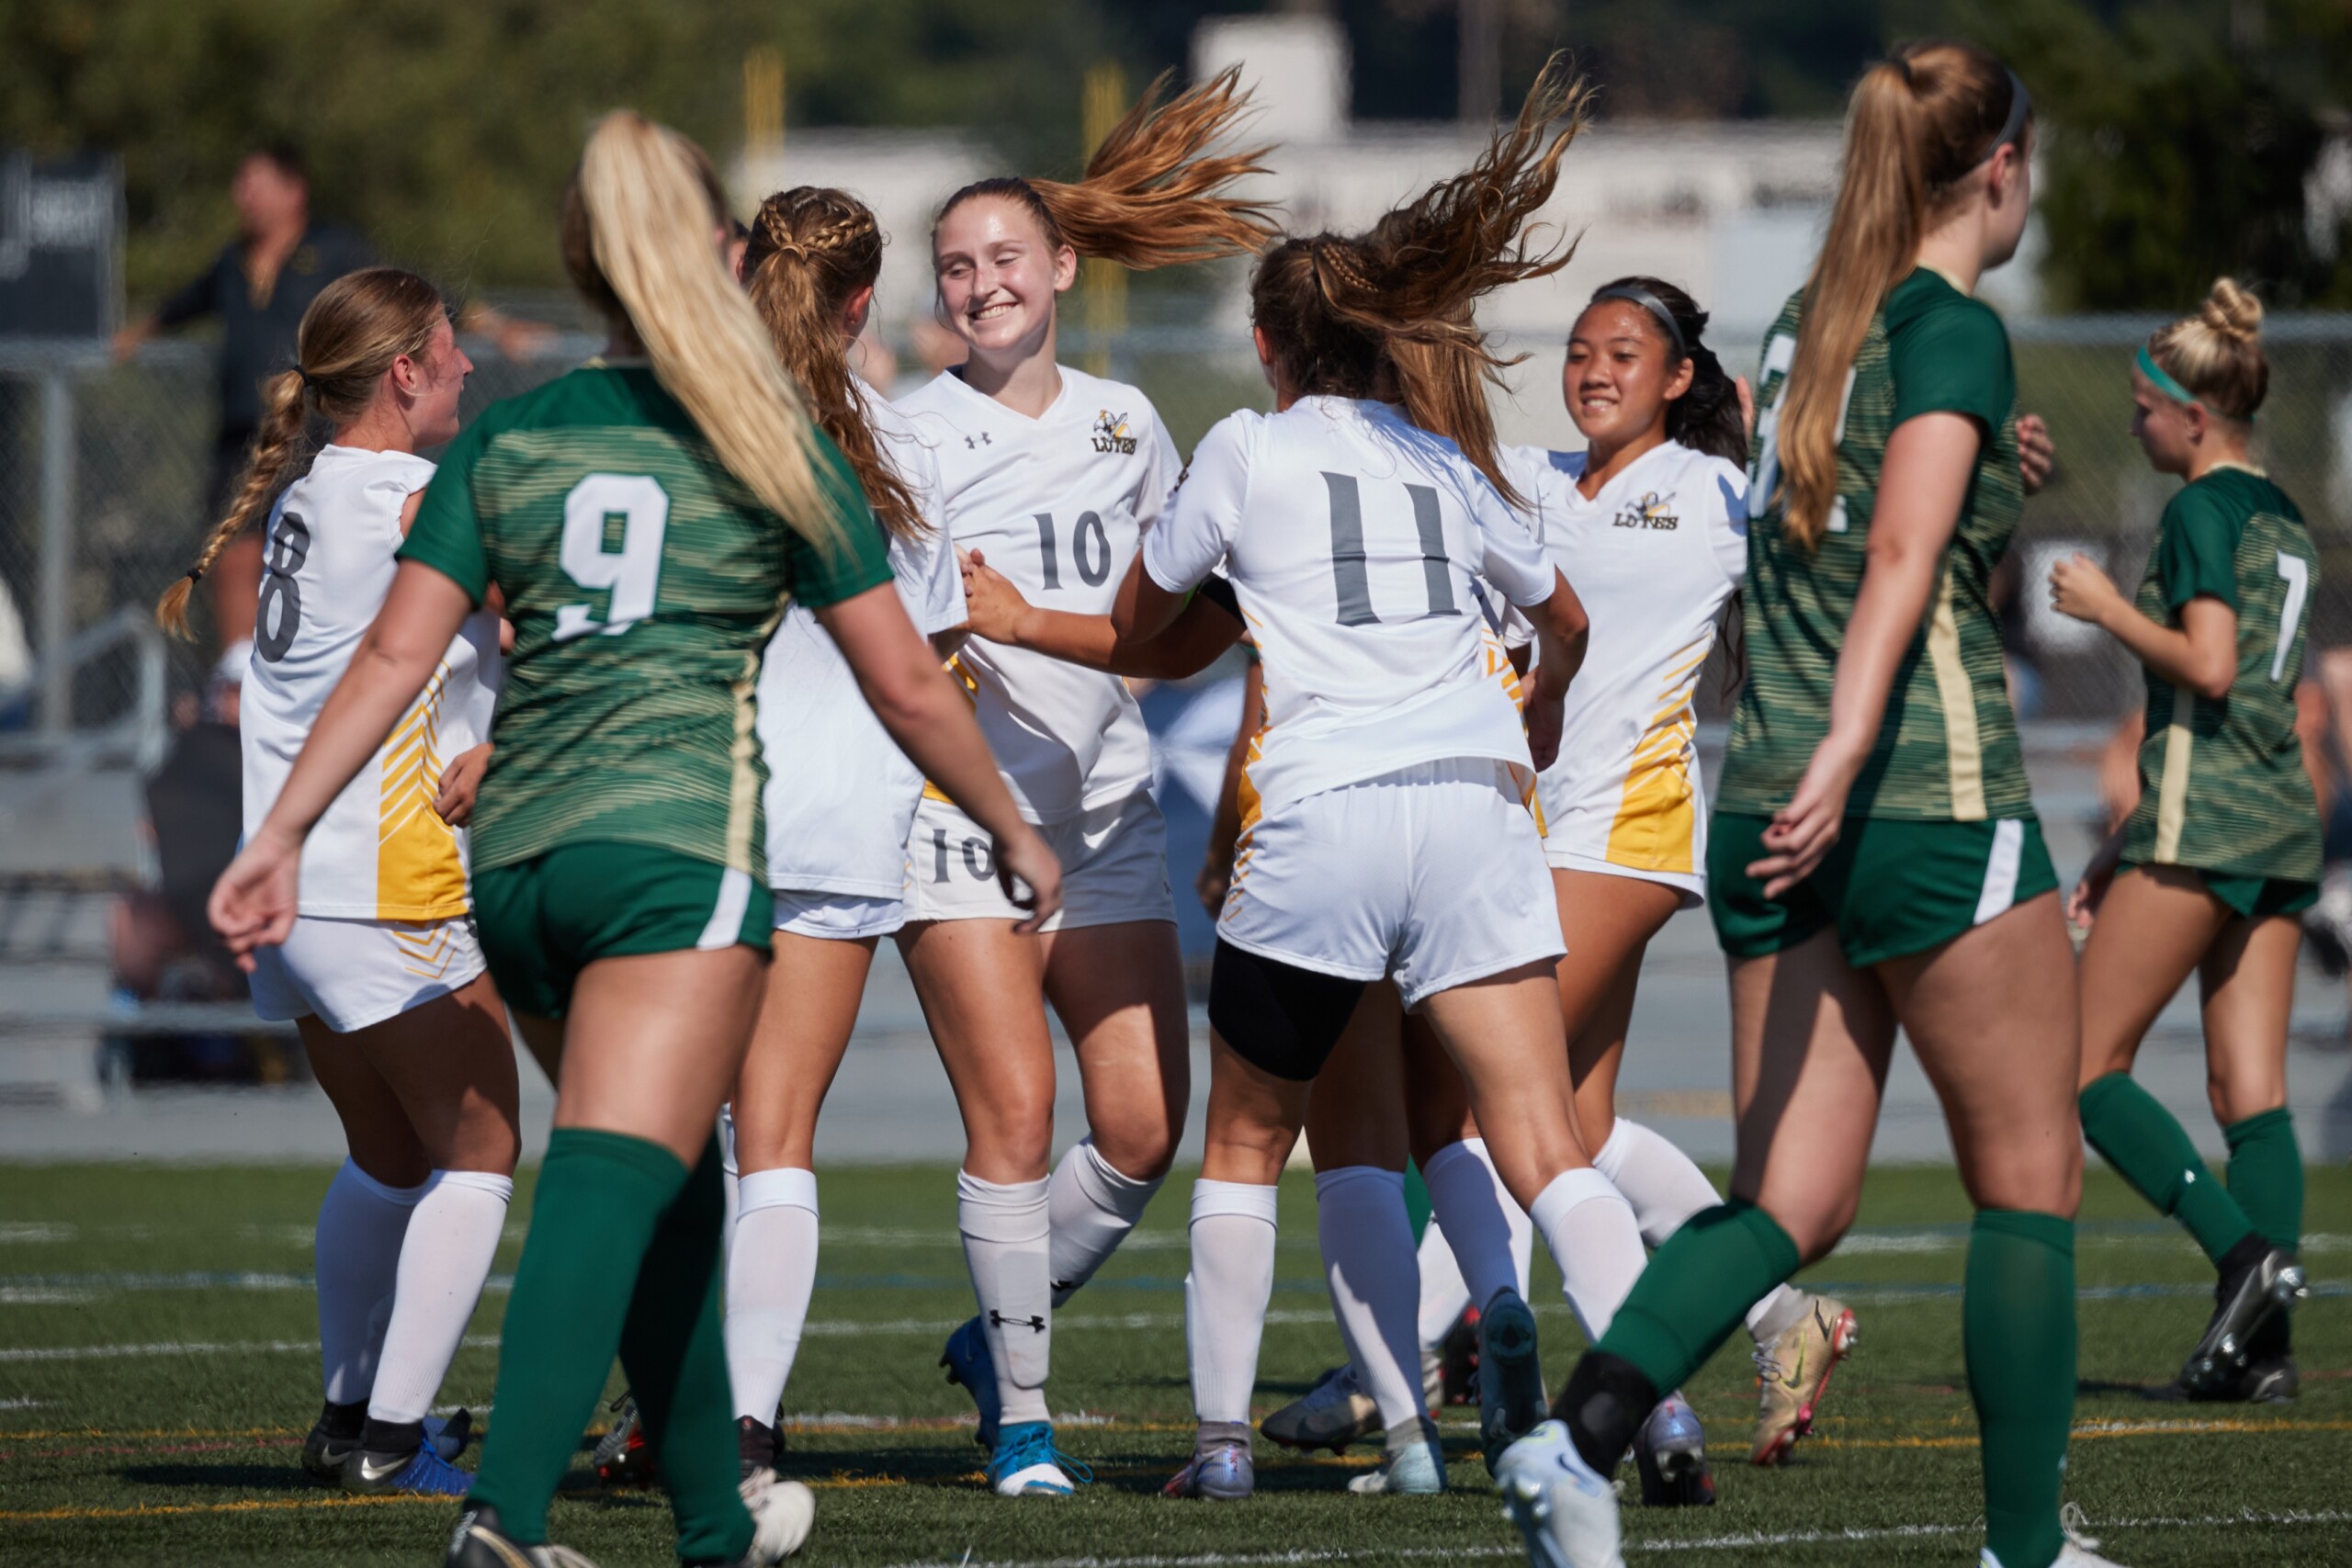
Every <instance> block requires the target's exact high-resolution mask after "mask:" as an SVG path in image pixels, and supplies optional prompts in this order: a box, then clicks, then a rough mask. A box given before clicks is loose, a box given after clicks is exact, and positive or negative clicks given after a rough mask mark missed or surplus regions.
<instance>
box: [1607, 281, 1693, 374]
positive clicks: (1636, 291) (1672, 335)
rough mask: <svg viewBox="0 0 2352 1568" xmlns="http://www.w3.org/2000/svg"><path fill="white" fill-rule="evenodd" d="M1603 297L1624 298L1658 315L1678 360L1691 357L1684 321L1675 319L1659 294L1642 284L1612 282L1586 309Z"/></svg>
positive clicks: (1669, 344) (1660, 324)
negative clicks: (1683, 329)
mask: <svg viewBox="0 0 2352 1568" xmlns="http://www.w3.org/2000/svg"><path fill="white" fill-rule="evenodd" d="M1603 299H1623V300H1626V301H1628V302H1630V303H1632V304H1635V305H1639V306H1640V307H1641V308H1642V309H1643V310H1647V311H1648V312H1649V313H1650V314H1651V315H1653V316H1656V317H1657V324H1658V325H1659V326H1661V327H1664V328H1665V329H1666V341H1667V344H1668V346H1669V347H1671V348H1672V349H1673V350H1674V357H1675V358H1676V359H1677V360H1683V359H1688V358H1690V357H1691V348H1690V345H1689V344H1685V343H1684V342H1683V341H1682V323H1681V322H1679V321H1676V320H1675V319H1674V312H1673V311H1671V310H1668V309H1667V308H1666V301H1665V300H1663V299H1659V298H1658V297H1657V295H1655V294H1653V293H1651V292H1650V291H1649V290H1648V289H1646V288H1643V287H1642V286H1641V285H1640V284H1638V283H1618V284H1612V285H1611V286H1610V287H1609V288H1604V289H1602V290H1601V291H1600V293H1598V294H1595V295H1594V296H1593V297H1592V298H1591V299H1589V300H1588V301H1586V304H1585V309H1587V310H1590V309H1591V308H1592V307H1593V306H1595V305H1598V304H1600V302H1601V301H1602V300H1603Z"/></svg>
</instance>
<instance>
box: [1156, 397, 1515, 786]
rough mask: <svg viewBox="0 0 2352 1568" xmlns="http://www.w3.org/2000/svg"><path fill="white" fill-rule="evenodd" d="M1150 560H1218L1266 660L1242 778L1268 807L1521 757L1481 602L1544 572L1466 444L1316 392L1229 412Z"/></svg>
mask: <svg viewBox="0 0 2352 1568" xmlns="http://www.w3.org/2000/svg"><path fill="white" fill-rule="evenodd" d="M1143 558H1144V568H1145V570H1148V572H1150V573H1151V576H1152V580H1153V581H1155V582H1157V583H1158V584H1159V586H1160V587H1162V588H1164V589H1167V590H1168V591H1170V592H1177V593H1182V592H1187V591H1189V590H1190V589H1192V588H1193V587H1195V586H1197V585H1198V584H1199V583H1200V582H1201V581H1202V580H1203V579H1204V578H1205V577H1207V576H1208V575H1209V573H1210V571H1211V570H1214V569H1215V568H1216V565H1217V563H1218V562H1219V561H1227V562H1229V568H1228V570H1229V573H1230V575H1231V577H1232V580H1233V586H1234V592H1235V594H1236V596H1237V597H1238V600H1239V601H1240V604H1241V611H1242V614H1243V615H1244V616H1245V617H1246V618H1247V620H1248V622H1249V625H1250V636H1251V637H1252V638H1253V639H1255V641H1256V643H1257V645H1258V651H1259V653H1260V655H1261V658H1262V659H1263V660H1264V664H1265V682H1266V716H1267V727H1266V731H1265V733H1264V735H1263V737H1262V738H1261V742H1260V745H1259V749H1258V752H1257V755H1256V756H1255V758H1253V760H1252V761H1251V762H1250V767H1249V773H1248V777H1249V783H1250V785H1251V786H1252V787H1253V788H1254V790H1255V791H1256V793H1257V795H1258V799H1259V801H1260V803H1261V806H1262V807H1263V809H1265V810H1266V811H1268V812H1272V811H1274V810H1276V809H1278V808H1279V807H1282V806H1283V805H1286V804H1288V803H1290V802H1293V801H1296V800H1300V799H1303V798H1305V797H1306V796H1307V795H1315V794H1317V793H1319V792H1321V791H1325V790H1330V789H1336V788H1338V787H1340V786H1341V785H1343V784H1354V783H1358V782H1361V781H1363V780H1365V779H1371V778H1376V777H1378V776H1380V775H1381V774H1384V773H1394V772H1397V771H1398V770H1400V769H1404V768H1408V767H1412V766H1414V765H1416V764H1418V763H1422V762H1435V761H1443V760H1446V759H1452V758H1488V759H1492V760H1495V761H1501V762H1505V763H1508V764H1511V765H1513V766H1515V767H1517V768H1519V769H1521V770H1526V769H1527V768H1528V767H1529V765H1530V760H1529V756H1528V750H1527V739H1526V735H1525V733H1524V731H1523V730H1522V728H1521V724H1520V716H1519V710H1518V708H1517V706H1516V705H1515V704H1514V702H1513V701H1512V693H1513V691H1514V690H1515V689H1516V682H1514V681H1513V680H1512V679H1511V676H1510V667H1509V665H1508V663H1507V662H1506V661H1505V659H1504V655H1503V649H1502V644H1501V642H1500V641H1499V640H1498V638H1497V637H1495V635H1494V634H1493V632H1492V631H1491V630H1489V628H1488V626H1487V619H1486V617H1485V615H1483V614H1482V596H1483V593H1484V592H1485V591H1486V590H1492V591H1493V592H1498V593H1500V594H1501V595H1502V596H1503V597H1504V598H1505V599H1507V600H1508V601H1510V603H1511V604H1516V605H1521V606H1525V605H1531V604H1541V603H1543V602H1544V600H1545V599H1546V598H1548V597H1550V595H1551V593H1552V591H1553V587H1554V584H1555V581H1556V578H1555V573H1554V572H1553V570H1552V563H1551V562H1550V561H1549V560H1547V559H1545V558H1544V552H1543V550H1542V548H1541V547H1539V546H1538V545H1537V544H1536V542H1535V540H1534V538H1533V537H1532V536H1531V535H1530V533H1529V532H1528V529H1527V527H1526V525H1524V524H1522V523H1521V521H1520V520H1519V519H1518V518H1517V517H1515V516H1514V515H1513V514H1512V513H1511V512H1510V508H1509V507H1508V506H1506V505H1505V503H1504V502H1503V499H1502V497H1501V495H1500V494H1499V493H1498V492H1497V491H1496V490H1495V488H1494V486H1493V485H1492V484H1490V483H1489V482H1488V481H1487V478H1486V476H1485V475H1483V474H1481V473H1479V472H1478V470H1477V469H1476V468H1474V467H1473V466H1472V465H1471V463H1470V461H1469V460H1468V459H1467V458H1465V457H1463V455H1462V452H1461V449H1460V448H1459V447H1457V446H1454V445H1453V442H1451V441H1448V440H1446V439H1445V438H1444V437H1442V436H1439V435H1432V434H1430V433H1429V432H1427V431H1425V430H1421V429H1419V428H1417V427H1415V426H1414V425H1412V424H1410V423H1407V421H1406V420H1405V418H1404V416H1403V414H1402V413H1400V412H1398V411H1397V410H1396V409H1394V408H1391V407H1389V406H1387V405H1385V404H1382V403H1377V402H1371V401H1362V400H1353V399H1347V398H1332V397H1310V398H1301V399H1300V400H1298V401H1297V402H1295V403H1294V404H1293V405H1292V406H1291V407H1290V408H1289V409H1288V410H1286V411H1284V412H1281V413H1277V414H1272V415H1265V414H1258V413H1250V412H1242V413H1237V414H1233V415H1231V416H1229V417H1227V419H1225V420H1223V421H1222V422H1220V423H1218V424H1217V425H1216V428H1214V429H1212V430H1211V431H1210V432H1209V433H1208V434H1207V435H1205V436H1204V437H1203V438H1202V440H1201V445H1200V447H1199V449H1198V450H1197V451H1196V452H1195V453H1194V454H1193V466H1192V468H1190V470H1188V472H1187V473H1186V476H1185V479H1184V483H1183V486H1182V489H1180V490H1179V491H1177V492H1176V504H1175V507H1174V508H1173V510H1172V512H1171V513H1170V517H1169V520H1168V521H1167V522H1166V523H1164V524H1162V525H1160V527H1159V528H1158V529H1157V530H1155V531H1154V532H1153V533H1152V535H1151V536H1150V537H1149V538H1148V539H1146V540H1145V541H1144V554H1143ZM1482 585H1483V587H1482Z"/></svg>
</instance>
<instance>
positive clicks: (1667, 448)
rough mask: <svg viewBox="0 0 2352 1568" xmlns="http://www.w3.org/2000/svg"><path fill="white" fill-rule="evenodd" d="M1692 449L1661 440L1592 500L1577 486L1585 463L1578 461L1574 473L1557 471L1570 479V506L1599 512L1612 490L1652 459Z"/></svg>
mask: <svg viewBox="0 0 2352 1568" xmlns="http://www.w3.org/2000/svg"><path fill="white" fill-rule="evenodd" d="M1690 450H1691V448H1690V447H1688V446H1684V445H1682V443H1681V442H1679V441H1672V440H1668V441H1661V442H1659V443H1658V444H1657V446H1653V447H1651V448H1650V449H1649V450H1648V451H1646V452H1645V453H1643V454H1642V455H1641V456H1640V457H1636V458H1634V460H1633V461H1632V462H1631V463H1629V464H1627V465H1626V466H1625V467H1624V468H1622V469H1620V470H1619V471H1618V473H1617V475H1616V477H1615V478H1613V479H1611V480H1610V481H1609V482H1608V483H1607V484H1605V485H1602V486H1601V487H1600V494H1598V495H1596V496H1594V497H1593V498H1592V499H1591V500H1590V501H1587V500H1586V499H1585V498H1584V491H1580V490H1578V489H1577V479H1582V478H1583V477H1584V465H1583V464H1582V463H1578V464H1577V471H1576V472H1575V473H1573V474H1571V473H1568V471H1567V470H1566V468H1560V469H1558V470H1557V471H1558V472H1559V473H1561V474H1563V475H1566V479H1567V481H1568V496H1567V502H1568V505H1569V507H1570V508H1571V509H1573V510H1576V511H1580V512H1597V511H1599V510H1600V508H1601V507H1603V506H1604V505H1606V504H1607V503H1608V502H1609V498H1610V494H1611V491H1615V490H1616V489H1617V488H1618V487H1619V486H1621V485H1623V483H1624V482H1625V481H1626V480H1627V479H1632V478H1633V477H1634V475H1635V474H1638V473H1640V472H1641V471H1642V470H1643V469H1644V468H1646V467H1647V466H1648V465H1649V462H1650V459H1651V458H1653V457H1657V455H1658V454H1659V453H1661V452H1683V453H1687V452H1689V451H1690ZM1568 456H1571V457H1590V453H1589V452H1575V453H1570V454H1568Z"/></svg>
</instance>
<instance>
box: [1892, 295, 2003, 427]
mask: <svg viewBox="0 0 2352 1568" xmlns="http://www.w3.org/2000/svg"><path fill="white" fill-rule="evenodd" d="M1887 366H1888V369H1889V371H1890V372H1891V373H1892V374H1893V376H1894V423H1896V424H1901V423H1903V422H1904V421H1905V420H1909V419H1917V417H1918V416H1919V415H1921V414H1923V413H1961V414H1966V415H1968V416H1969V417H1970V418H1971V419H1973V420H1975V421H1976V422H1977V423H1979V424H1981V425H1982V426H1984V428H1985V434H1987V435H1988V436H1989V435H1990V434H1992V433H1993V432H1995V431H1996V430H1998V429H2000V428H2001V423H2002V422H2003V421H2004V420H2006V419H2007V418H2008V416H2009V412H2010V411H2011V410H2012V409H2013V408H2014V407H2015V406H2016V404H2017V400H2018V388H2017V370H2016V367H2014V366H2013V365H2012V364H2011V362H2010V359H2009V334H2008V333H2007V330H2005V329H2004V328H2003V327H2002V325H2001V319H2000V317H1998V316H1996V315H1995V314H1994V313H1993V312H1992V310H1991V309H1990V308H1989V307H1987V306H1985V305H1984V304H1982V303H1980V302H1978V301H1976V300H1973V299H1966V298H1964V297H1962V296H1960V295H1958V294H1954V295H1953V296H1952V297H1951V299H1947V300H1945V301H1943V302H1941V303H1939V304H1936V305H1934V306H1931V307H1929V308H1928V309H1926V310H1922V311H1921V312H1920V313H1919V314H1918V315H1917V317H1914V318H1913V319H1911V320H1910V321H1905V322H1904V323H1903V324H1902V326H1901V327H1900V328H1899V329H1898V330H1896V331H1895V332H1894V333H1893V335H1892V336H1891V337H1890V339H1889V341H1888V343H1887Z"/></svg>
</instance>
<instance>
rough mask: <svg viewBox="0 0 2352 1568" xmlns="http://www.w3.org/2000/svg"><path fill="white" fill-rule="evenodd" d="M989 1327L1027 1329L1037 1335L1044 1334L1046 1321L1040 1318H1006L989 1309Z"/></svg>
mask: <svg viewBox="0 0 2352 1568" xmlns="http://www.w3.org/2000/svg"><path fill="white" fill-rule="evenodd" d="M989 1326H990V1327H993V1328H1028V1329H1034V1330H1035V1331H1036V1332H1037V1333H1039V1334H1043V1333H1044V1332H1046V1320H1045V1319H1044V1318H1042V1317H1007V1316H1005V1315H1004V1314H1002V1313H1001V1312H998V1311H997V1310H996V1309H995V1308H993V1307H991V1308H989Z"/></svg>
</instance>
